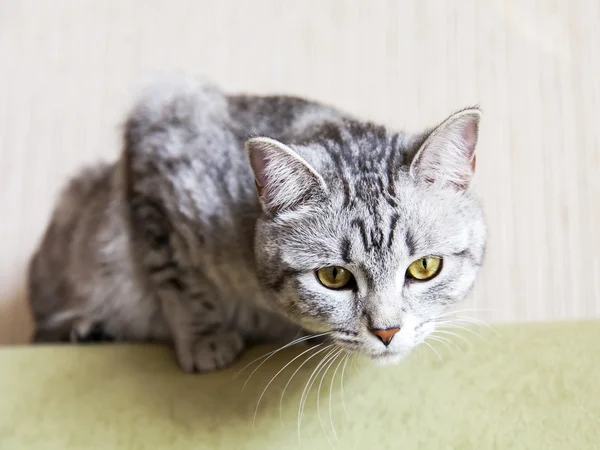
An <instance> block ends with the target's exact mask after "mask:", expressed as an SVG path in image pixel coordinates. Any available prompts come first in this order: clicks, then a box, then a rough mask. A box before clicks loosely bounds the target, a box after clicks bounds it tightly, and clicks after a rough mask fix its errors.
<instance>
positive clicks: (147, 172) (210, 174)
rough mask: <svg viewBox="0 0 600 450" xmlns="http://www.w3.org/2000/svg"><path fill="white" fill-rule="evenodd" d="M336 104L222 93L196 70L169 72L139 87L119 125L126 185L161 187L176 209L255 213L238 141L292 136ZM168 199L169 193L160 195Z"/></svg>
mask: <svg viewBox="0 0 600 450" xmlns="http://www.w3.org/2000/svg"><path fill="white" fill-rule="evenodd" d="M341 117H342V116H341V114H340V113H339V112H337V111H336V110H334V109H332V108H329V107H326V106H322V105H320V104H318V103H315V102H311V101H307V100H303V99H300V98H295V97H290V96H252V95H227V94H225V93H223V92H222V91H221V90H220V89H218V88H216V87H215V86H213V85H211V84H210V83H207V82H206V81H204V80H202V79H199V78H190V77H184V78H176V79H170V80H168V81H165V82H163V83H158V84H156V85H154V86H152V87H151V88H150V89H148V90H147V91H146V92H144V93H143V95H142V96H141V98H140V100H139V101H138V103H137V104H136V106H135V107H134V109H133V111H132V112H131V114H130V116H129V119H128V121H127V124H126V129H125V147H124V153H123V157H124V159H125V165H126V167H127V168H128V169H127V170H128V182H129V187H130V190H139V191H144V192H149V191H160V190H162V192H161V193H158V194H159V196H161V197H164V196H165V195H166V196H170V197H172V200H173V202H174V203H173V207H174V205H175V203H176V204H177V208H178V210H179V211H180V212H184V214H185V213H186V211H187V212H189V213H191V214H197V213H198V212H200V213H202V214H203V215H204V217H205V218H206V217H207V216H215V215H219V216H220V217H223V216H224V215H225V216H227V210H229V211H235V212H238V213H239V212H240V209H241V210H242V212H243V213H244V217H248V216H249V215H250V216H252V215H253V214H254V215H256V214H258V212H259V210H260V207H259V203H258V199H257V197H256V192H255V186H254V178H253V175H252V172H251V170H250V166H249V163H248V160H247V156H246V153H245V151H244V142H245V141H246V139H248V138H249V137H253V136H268V137H271V138H274V139H279V140H283V141H290V140H295V138H296V137H297V136H298V135H301V134H302V133H303V132H304V131H305V130H308V129H310V128H311V127H312V126H313V125H314V124H318V123H322V122H323V121H326V120H338V119H340V118H341ZM166 203H169V200H167V201H166Z"/></svg>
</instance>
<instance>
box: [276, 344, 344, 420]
mask: <svg viewBox="0 0 600 450" xmlns="http://www.w3.org/2000/svg"><path fill="white" fill-rule="evenodd" d="M319 345H322V344H319ZM332 345H333V344H330V345H328V346H327V347H325V348H323V349H321V350H319V351H318V352H317V353H315V354H313V355H310V356H309V357H308V358H306V359H305V360H304V362H303V363H302V364H300V365H299V366H298V367H297V368H296V370H295V371H294V373H293V374H292V376H291V377H290V379H289V380H288V381H287V383H286V384H285V386H284V387H283V391H282V392H281V396H280V397H279V418H280V419H281V420H283V419H282V415H281V411H282V409H283V397H284V395H285V391H286V390H287V388H288V386H289V385H290V383H291V382H292V380H293V379H294V377H295V376H296V374H297V373H298V372H299V371H300V369H302V366H304V364H306V363H307V362H308V361H310V360H311V359H312V358H313V357H315V356H317V355H318V354H319V353H321V352H322V351H325V350H327V349H328V348H330V347H331V346H332Z"/></svg>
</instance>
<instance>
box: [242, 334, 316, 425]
mask: <svg viewBox="0 0 600 450" xmlns="http://www.w3.org/2000/svg"><path fill="white" fill-rule="evenodd" d="M321 345H323V344H318V345H316V346H314V347H310V348H308V349H306V350H304V351H303V352H302V353H300V354H299V355H298V356H296V357H294V358H293V359H292V360H291V361H289V362H288V363H287V364H286V365H285V366H283V367H282V368H281V369H279V371H278V372H277V373H276V374H275V375H274V376H273V377H272V378H271V379H270V380H269V382H268V383H267V385H266V386H265V388H264V389H263V391H262V393H261V394H260V397H258V402H257V403H256V408H255V409H254V419H253V422H252V424H254V423H255V422H256V414H257V413H258V407H259V406H260V401H261V400H262V398H263V396H264V395H265V392H267V389H269V386H271V383H273V381H275V378H277V376H278V375H279V374H280V373H281V372H283V371H284V370H285V369H286V367H288V366H289V365H290V364H292V363H293V362H294V361H296V360H297V359H298V358H300V357H301V356H302V355H304V354H305V353H308V352H310V351H313V350H316V349H317V348H319V347H320V346H321ZM325 349H327V347H325V348H324V349H321V350H319V351H318V352H317V353H315V355H316V354H318V353H320V352H322V351H323V350H325ZM312 356H314V355H312Z"/></svg>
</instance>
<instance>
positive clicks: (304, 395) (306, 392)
mask: <svg viewBox="0 0 600 450" xmlns="http://www.w3.org/2000/svg"><path fill="white" fill-rule="evenodd" d="M331 346H333V344H331ZM335 351H336V349H335V348H333V349H331V350H330V351H329V352H328V353H327V354H326V355H325V356H324V357H323V359H321V361H319V364H317V367H315V369H314V370H313V372H312V374H311V375H310V377H308V381H307V382H306V386H305V387H304V390H303V391H302V395H301V396H300V405H299V406H298V440H300V428H301V426H302V416H303V415H304V407H305V405H306V401H307V400H308V395H309V394H310V389H311V388H312V385H313V384H314V381H315V380H316V379H317V377H318V376H319V373H321V370H322V369H323V366H324V364H325V363H327V361H328V360H329V358H330V356H331V355H332V354H333V353H334V352H335Z"/></svg>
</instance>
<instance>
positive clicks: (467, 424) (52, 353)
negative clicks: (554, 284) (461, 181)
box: [0, 321, 600, 450]
mask: <svg viewBox="0 0 600 450" xmlns="http://www.w3.org/2000/svg"><path fill="white" fill-rule="evenodd" d="M497 330H498V332H499V333H500V337H497V336H495V335H494V334H492V333H491V332H485V333H483V332H482V334H483V336H484V337H485V340H483V339H479V338H477V337H475V336H472V335H471V334H469V333H467V334H464V337H465V338H466V339H468V341H469V342H470V343H471V344H472V347H471V348H469V347H468V346H467V344H465V343H462V341H461V340H457V341H456V343H457V344H459V345H460V346H461V350H460V351H455V352H454V354H452V353H451V352H450V351H449V350H447V349H446V348H444V347H443V346H436V351H437V352H438V353H439V354H440V356H441V358H442V359H443V362H442V361H440V359H439V358H438V356H436V355H435V354H434V352H433V351H432V350H431V349H429V348H427V347H422V348H421V349H420V351H418V352H416V353H415V354H414V355H413V356H412V357H411V358H409V359H408V360H407V361H406V362H404V363H402V364H400V365H398V366H392V367H387V366H386V367H383V368H381V367H376V366H374V365H372V364H371V363H369V362H360V363H358V364H348V366H347V367H346V370H345V373H344V394H345V395H344V396H345V404H346V408H347V410H348V413H349V415H350V419H349V418H347V417H346V413H345V411H344V408H343V405H342V402H341V391H340V378H341V377H340V375H341V371H342V370H341V368H340V369H339V370H338V372H337V374H336V379H335V383H334V384H333V388H332V393H333V397H332V401H331V404H332V409H331V417H332V418H333V423H334V424H335V429H336V433H337V437H338V439H339V441H338V440H336V439H335V437H334V436H333V433H332V431H331V419H330V410H329V390H330V386H331V383H330V380H331V377H327V378H325V380H324V381H323V384H322V386H321V398H320V400H321V403H320V405H321V407H320V413H321V419H322V423H323V426H321V424H320V421H319V415H318V410H317V407H316V391H317V387H318V383H319V381H320V377H319V379H318V380H317V383H315V385H313V388H312V391H311V395H310V396H309V398H308V401H307V403H306V409H305V411H304V418H303V421H302V427H301V436H300V438H299V437H298V431H297V414H298V405H299V402H300V397H301V393H302V388H303V387H304V385H305V382H306V380H307V379H308V377H309V375H310V373H311V371H312V369H314V368H315V366H316V360H317V359H318V357H319V356H320V355H319V356H317V357H315V358H313V360H311V361H309V362H308V363H307V364H306V365H305V366H304V367H303V368H302V369H301V370H300V371H299V372H298V373H297V375H296V376H295V378H294V381H293V382H292V383H291V384H290V385H289V387H288V389H287V391H286V394H285V397H284V400H283V408H282V411H281V418H280V410H279V401H280V396H281V392H282V390H283V387H284V386H285V384H286V382H287V380H288V379H289V377H290V375H291V374H292V373H293V372H294V370H295V367H297V364H296V362H294V363H293V364H291V365H290V366H289V367H288V369H286V370H285V371H283V372H282V373H281V374H280V376H279V377H277V378H276V380H275V381H274V382H273V384H272V385H271V386H270V387H269V389H268V390H267V391H266V394H265V396H264V397H263V399H262V401H261V403H260V407H259V409H258V413H257V415H256V421H255V423H254V424H253V415H254V411H255V407H256V404H257V399H258V397H259V395H260V393H261V391H262V390H263V388H264V387H265V385H266V384H267V382H268V381H269V379H270V378H271V377H272V376H273V375H274V374H276V373H277V371H278V370H279V369H280V368H281V367H282V366H283V365H284V364H285V363H286V362H287V361H289V360H290V359H291V358H292V357H293V356H295V355H298V354H300V353H301V352H302V351H304V350H305V349H306V348H298V349H294V350H291V351H282V352H280V353H278V354H277V355H276V356H274V357H273V358H271V359H269V360H268V362H267V363H265V364H264V365H263V366H261V367H260V369H259V370H258V371H257V372H256V373H255V374H254V375H253V376H252V378H251V379H250V381H249V382H248V384H247V386H246V388H245V389H244V390H242V386H243V384H244V382H245V380H246V379H247V378H248V376H249V375H250V373H251V372H252V370H253V368H254V367H256V364H255V365H253V366H252V367H251V368H249V369H246V370H245V371H244V372H242V373H241V374H240V375H238V376H237V377H235V374H236V372H239V370H240V369H241V368H242V367H243V366H244V365H246V364H247V363H248V362H250V361H251V360H252V359H254V358H256V357H258V356H260V355H261V354H263V353H265V352H266V350H267V349H265V348H255V349H253V350H251V351H250V352H248V353H247V354H246V355H245V356H244V358H243V360H242V361H240V362H239V363H238V364H237V365H236V366H235V367H233V368H231V369H229V370H226V371H222V372H219V373H213V374H206V375H190V374H184V373H181V372H180V371H179V369H178V368H177V366H176V364H175V363H174V361H173V355H172V353H171V351H170V350H169V349H167V348H162V347H158V346H151V345H145V346H141V345H140V346H135V345H107V346H78V347H75V346H56V347H53V346H48V347H5V348H2V349H0V374H1V375H0V449H2V450H8V449H21V448H22V449H56V450H68V449H80V448H98V449H103V450H104V449H107V450H108V449H127V450H135V449H194V450H199V449H287V448H291V449H297V448H299V449H310V450H316V449H329V448H339V449H361V450H370V449H376V450H381V449H399V450H400V449H401V450H409V449H473V450H475V449H477V450H479V449H511V450H514V449H544V450H548V449H577V450H580V449H595V448H600V322H593V321H590V322H578V323H573V322H571V323H566V322H565V323H545V324H527V325H514V326H502V327H497ZM479 331H481V330H479ZM315 351H316V350H315ZM309 354H311V353H310V352H309V353H307V354H305V355H303V356H302V357H300V358H298V360H297V361H301V360H303V358H304V357H305V356H308V355H309ZM323 354H324V353H323ZM313 362H314V364H313ZM336 366H337V363H336V364H334V365H332V366H331V370H329V374H331V373H332V372H333V371H334V369H335V367H336ZM359 372H360V373H359ZM324 430H325V431H324ZM325 433H327V436H328V438H329V440H330V441H331V444H330V443H328V441H327V438H326V437H325Z"/></svg>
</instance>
